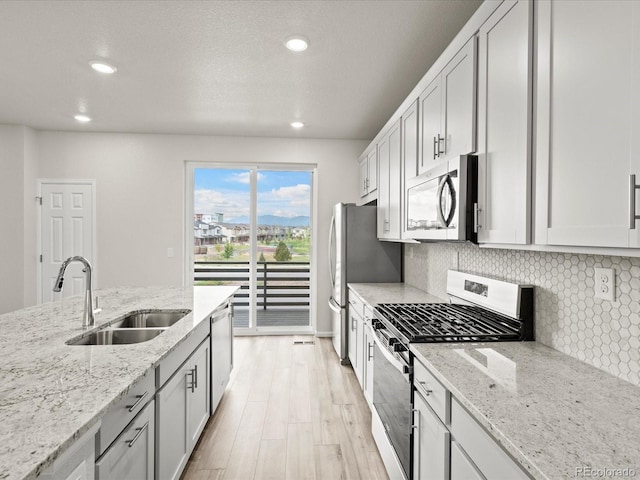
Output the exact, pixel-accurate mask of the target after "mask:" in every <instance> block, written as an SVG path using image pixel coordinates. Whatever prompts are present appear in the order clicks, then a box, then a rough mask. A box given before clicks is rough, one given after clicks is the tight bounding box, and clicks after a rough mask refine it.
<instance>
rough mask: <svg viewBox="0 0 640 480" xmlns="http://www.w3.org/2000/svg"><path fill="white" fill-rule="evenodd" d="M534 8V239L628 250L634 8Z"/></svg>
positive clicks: (564, 4) (610, 4) (593, 4)
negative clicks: (535, 94) (535, 112)
mask: <svg viewBox="0 0 640 480" xmlns="http://www.w3.org/2000/svg"><path fill="white" fill-rule="evenodd" d="M536 7H537V8H538V22H537V24H538V32H537V33H538V35H537V38H538V48H537V50H538V53H537V58H538V64H537V72H538V78H537V90H536V93H537V104H536V110H537V115H536V239H535V240H536V243H539V244H549V245H586V246H603V247H627V246H628V245H629V216H630V215H629V173H630V172H629V163H630V151H629V146H630V144H631V140H632V135H631V127H632V125H631V121H630V118H631V115H632V108H633V106H632V102H631V99H632V98H634V97H633V96H634V90H637V84H634V83H633V82H632V81H631V78H632V70H633V66H634V62H635V64H636V65H637V62H638V58H637V51H634V40H635V37H636V36H637V32H638V31H639V30H640V23H639V22H638V5H637V2H626V1H610V0H606V1H596V0H594V1H589V2H575V1H566V0H559V1H554V2H539V3H537V4H536ZM636 44H637V43H636ZM635 95H636V98H637V94H635Z"/></svg>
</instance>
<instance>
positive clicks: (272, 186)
mask: <svg viewBox="0 0 640 480" xmlns="http://www.w3.org/2000/svg"><path fill="white" fill-rule="evenodd" d="M249 192H250V185H249V170H241V169H237V170H236V169H221V168H216V169H213V168H198V169H196V170H195V174H194V212H195V213H218V212H220V213H224V218H225V221H229V222H232V221H233V220H234V218H238V217H248V216H249ZM310 200H311V172H286V171H266V170H261V171H258V215H278V216H281V217H296V216H309V215H310Z"/></svg>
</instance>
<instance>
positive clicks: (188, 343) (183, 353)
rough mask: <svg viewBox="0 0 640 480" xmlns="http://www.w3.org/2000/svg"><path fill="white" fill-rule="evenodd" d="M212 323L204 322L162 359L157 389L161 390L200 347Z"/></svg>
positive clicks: (159, 366) (158, 370)
mask: <svg viewBox="0 0 640 480" xmlns="http://www.w3.org/2000/svg"><path fill="white" fill-rule="evenodd" d="M209 331H210V321H202V322H200V324H199V325H197V326H196V327H194V329H193V330H192V332H191V335H189V336H188V337H187V338H185V339H184V341H183V342H182V343H180V344H179V345H178V346H176V348H175V349H174V350H173V351H172V352H170V353H169V354H168V355H167V356H166V357H165V358H163V359H162V361H161V362H160V364H159V365H158V366H157V367H156V388H157V389H158V390H159V389H160V388H161V387H162V386H163V385H164V384H165V383H166V382H167V380H169V379H170V378H171V376H172V375H173V374H174V373H175V372H176V370H178V368H179V367H180V365H182V364H183V363H184V362H185V361H186V360H187V358H189V356H190V355H191V354H192V353H193V351H194V350H195V349H196V348H198V345H200V344H201V343H202V341H203V340H204V339H205V338H207V337H208V336H209Z"/></svg>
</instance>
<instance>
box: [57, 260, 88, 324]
mask: <svg viewBox="0 0 640 480" xmlns="http://www.w3.org/2000/svg"><path fill="white" fill-rule="evenodd" d="M71 262H80V263H82V265H83V266H84V268H83V269H82V271H83V272H84V274H85V275H84V282H85V292H84V313H83V315H82V327H83V328H88V327H93V326H94V325H95V317H94V314H95V313H96V311H95V310H94V309H93V290H92V288H91V264H90V263H89V260H87V259H86V258H84V257H80V256H76V257H69V258H67V259H66V260H65V261H64V262H62V265H61V266H60V272H58V278H57V279H56V283H55V285H54V286H53V291H54V292H61V291H62V284H63V283H64V272H65V270H66V269H67V267H68V266H69V264H70V263H71Z"/></svg>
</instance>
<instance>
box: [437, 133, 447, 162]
mask: <svg viewBox="0 0 640 480" xmlns="http://www.w3.org/2000/svg"><path fill="white" fill-rule="evenodd" d="M440 142H443V143H445V139H444V137H441V136H440V134H438V157H440V155H442V154H444V152H445V150H446V148H447V145H446V143H445V145H444V147H442V149H441V148H440Z"/></svg>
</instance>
